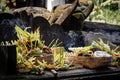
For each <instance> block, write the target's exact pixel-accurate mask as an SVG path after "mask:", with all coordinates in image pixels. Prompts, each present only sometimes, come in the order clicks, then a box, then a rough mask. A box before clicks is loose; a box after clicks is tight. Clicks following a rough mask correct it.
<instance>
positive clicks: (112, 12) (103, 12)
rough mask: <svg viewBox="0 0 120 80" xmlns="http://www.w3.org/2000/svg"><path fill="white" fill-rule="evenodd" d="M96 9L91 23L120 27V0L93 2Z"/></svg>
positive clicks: (92, 14) (93, 0)
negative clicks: (119, 6) (119, 5)
mask: <svg viewBox="0 0 120 80" xmlns="http://www.w3.org/2000/svg"><path fill="white" fill-rule="evenodd" d="M91 1H92V2H93V3H94V5H95V6H94V9H93V11H92V13H91V15H90V17H89V18H90V20H91V21H97V22H105V23H110V24H117V25H120V11H119V10H118V0H91Z"/></svg>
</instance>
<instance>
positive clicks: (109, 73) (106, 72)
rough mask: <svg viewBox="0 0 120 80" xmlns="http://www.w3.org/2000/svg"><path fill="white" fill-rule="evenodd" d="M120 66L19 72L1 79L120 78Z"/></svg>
mask: <svg viewBox="0 0 120 80" xmlns="http://www.w3.org/2000/svg"><path fill="white" fill-rule="evenodd" d="M119 75H120V68H116V67H107V68H99V69H86V68H83V69H74V70H67V71H58V72H57V75H54V74H53V73H52V72H45V74H43V75H28V74H25V75H24V74H21V75H20V74H17V75H16V76H15V75H11V76H1V77H0V80H63V79H64V80H104V79H109V80H116V79H117V80H120V76H119Z"/></svg>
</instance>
